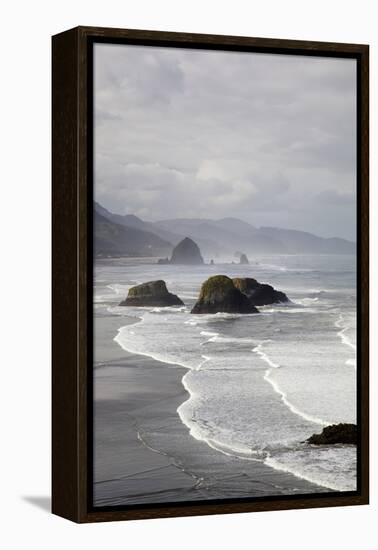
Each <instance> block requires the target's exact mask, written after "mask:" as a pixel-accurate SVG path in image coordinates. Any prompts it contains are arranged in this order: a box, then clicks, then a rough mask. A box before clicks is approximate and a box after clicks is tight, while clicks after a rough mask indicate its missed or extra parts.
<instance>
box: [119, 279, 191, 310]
mask: <svg viewBox="0 0 378 550" xmlns="http://www.w3.org/2000/svg"><path fill="white" fill-rule="evenodd" d="M119 305H120V306H133V307H143V306H144V307H146V306H147V307H149V306H151V307H165V306H183V305H184V302H183V301H182V300H181V299H180V298H179V297H178V296H176V294H171V293H170V292H168V290H167V286H166V284H165V281H149V282H148V283H142V284H141V285H137V286H133V287H131V288H130V289H129V293H128V295H127V298H126V300H123V301H122V302H121V303H120V304H119Z"/></svg>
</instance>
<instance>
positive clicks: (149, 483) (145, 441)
mask: <svg viewBox="0 0 378 550" xmlns="http://www.w3.org/2000/svg"><path fill="white" fill-rule="evenodd" d="M135 322H137V319H135V318H131V317H119V316H114V315H112V314H110V313H109V314H104V315H101V316H99V317H96V319H95V327H96V349H97V350H100V351H99V352H97V355H96V358H95V359H96V361H95V368H94V378H95V380H94V388H95V393H94V398H95V411H94V439H95V449H94V474H95V483H94V504H95V505H97V506H112V505H113V506H114V505H127V504H143V503H146V504H147V503H152V502H154V503H155V502H156V503H159V502H162V503H163V502H180V501H195V500H205V499H220V498H223V499H227V498H243V497H264V496H269V495H271V496H272V495H274V496H280V495H290V494H292V495H299V494H309V493H320V492H328V491H329V490H328V489H325V488H324V487H321V486H319V485H315V484H312V483H310V482H308V481H306V480H303V479H301V478H298V477H296V476H294V475H293V474H290V473H286V472H284V471H280V470H276V469H274V468H272V467H270V466H268V465H266V464H264V463H263V462H261V461H254V460H245V459H240V458H236V457H233V456H229V455H226V454H223V453H221V452H219V451H216V450H214V449H213V448H211V447H210V446H209V445H208V444H207V443H205V442H204V441H199V440H196V439H195V438H193V437H192V436H191V435H190V433H189V429H188V427H187V426H186V425H185V424H183V423H182V421H181V419H180V417H179V414H178V413H177V409H178V408H179V406H180V405H181V404H182V403H183V402H184V401H186V399H187V398H188V397H189V394H188V393H187V392H186V390H185V388H184V386H183V383H182V380H183V377H184V375H185V374H186V373H187V369H185V368H183V367H181V366H177V365H172V364H168V363H163V362H160V361H156V360H155V359H152V358H149V357H147V356H143V355H135V354H131V353H129V352H126V351H124V350H123V349H122V348H121V347H120V346H119V345H118V344H117V343H116V342H115V341H114V340H113V338H114V336H115V335H116V333H117V328H119V327H121V326H125V325H126V324H133V323H135ZM110 334H111V335H112V338H109V335H110Z"/></svg>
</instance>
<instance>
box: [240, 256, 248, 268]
mask: <svg viewBox="0 0 378 550" xmlns="http://www.w3.org/2000/svg"><path fill="white" fill-rule="evenodd" d="M239 263H240V265H249V260H248V257H247V255H246V254H240V260H239Z"/></svg>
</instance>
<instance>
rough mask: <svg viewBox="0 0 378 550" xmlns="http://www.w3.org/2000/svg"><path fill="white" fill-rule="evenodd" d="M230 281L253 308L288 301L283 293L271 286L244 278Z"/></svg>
mask: <svg viewBox="0 0 378 550" xmlns="http://www.w3.org/2000/svg"><path fill="white" fill-rule="evenodd" d="M232 280H233V283H234V285H235V286H236V288H238V289H239V290H240V291H241V292H243V294H245V295H246V296H247V297H248V298H249V300H250V302H251V304H252V305H254V306H267V305H270V304H276V303H283V302H288V301H289V298H288V297H287V296H286V294H285V293H284V292H280V291H279V290H276V289H275V288H273V287H272V286H271V285H267V284H264V283H259V282H258V281H256V279H252V278H250V277H244V278H236V279H232Z"/></svg>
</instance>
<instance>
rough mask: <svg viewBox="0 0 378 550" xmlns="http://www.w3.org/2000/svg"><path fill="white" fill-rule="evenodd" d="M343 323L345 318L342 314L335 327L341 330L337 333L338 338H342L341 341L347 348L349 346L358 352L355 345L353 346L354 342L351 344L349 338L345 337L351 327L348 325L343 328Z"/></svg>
mask: <svg viewBox="0 0 378 550" xmlns="http://www.w3.org/2000/svg"><path fill="white" fill-rule="evenodd" d="M343 321H344V316H343V315H342V313H340V315H339V318H338V319H337V321H335V327H336V328H340V329H341V330H340V331H339V332H338V333H337V336H339V338H341V341H342V343H343V344H345V345H346V346H349V347H350V348H352V349H353V350H354V351H356V346H355V344H353V342H351V341H350V340H349V338H348V337H347V336H345V331H346V330H348V328H351V327H350V325H346V326H345V325H344V326H343Z"/></svg>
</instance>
